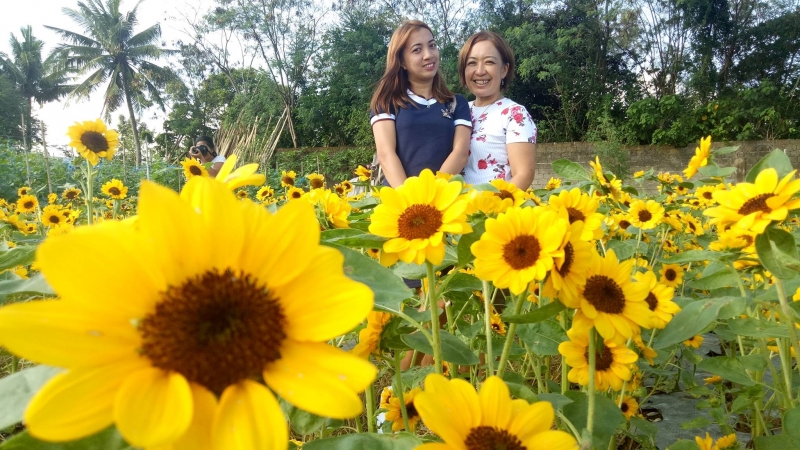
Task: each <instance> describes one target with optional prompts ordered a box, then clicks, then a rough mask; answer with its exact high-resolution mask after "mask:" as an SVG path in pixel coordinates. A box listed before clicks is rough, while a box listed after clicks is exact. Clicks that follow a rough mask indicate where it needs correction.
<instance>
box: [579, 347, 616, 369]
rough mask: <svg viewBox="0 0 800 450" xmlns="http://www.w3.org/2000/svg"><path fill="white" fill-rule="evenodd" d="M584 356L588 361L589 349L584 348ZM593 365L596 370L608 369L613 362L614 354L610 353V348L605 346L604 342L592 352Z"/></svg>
mask: <svg viewBox="0 0 800 450" xmlns="http://www.w3.org/2000/svg"><path fill="white" fill-rule="evenodd" d="M584 356H585V357H586V361H589V349H588V348H587V349H586V353H584ZM594 358H595V359H594V367H595V369H596V370H608V369H610V368H611V364H612V363H613V362H614V356H613V355H612V354H611V349H609V348H608V347H606V345H605V344H601V345H600V349H599V350H595V354H594Z"/></svg>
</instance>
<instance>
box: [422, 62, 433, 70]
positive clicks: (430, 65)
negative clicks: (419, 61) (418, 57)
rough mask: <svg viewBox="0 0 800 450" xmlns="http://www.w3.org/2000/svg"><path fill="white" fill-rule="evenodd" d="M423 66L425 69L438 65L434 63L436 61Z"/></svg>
mask: <svg viewBox="0 0 800 450" xmlns="http://www.w3.org/2000/svg"><path fill="white" fill-rule="evenodd" d="M422 67H423V68H424V69H433V68H434V67H436V64H434V63H430V64H425V65H424V66H422Z"/></svg>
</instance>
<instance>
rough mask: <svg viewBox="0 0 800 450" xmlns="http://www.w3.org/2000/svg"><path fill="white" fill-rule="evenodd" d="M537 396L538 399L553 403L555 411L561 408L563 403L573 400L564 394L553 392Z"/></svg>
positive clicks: (567, 403) (566, 403)
mask: <svg viewBox="0 0 800 450" xmlns="http://www.w3.org/2000/svg"><path fill="white" fill-rule="evenodd" d="M537 397H539V400H542V401H545V402H550V404H551V405H553V409H555V410H556V411H559V410H561V408H563V407H564V405H569V404H570V403H572V402H573V400H572V399H571V398H569V397H567V396H566V395H561V394H558V393H555V392H552V393H545V394H539V395H537Z"/></svg>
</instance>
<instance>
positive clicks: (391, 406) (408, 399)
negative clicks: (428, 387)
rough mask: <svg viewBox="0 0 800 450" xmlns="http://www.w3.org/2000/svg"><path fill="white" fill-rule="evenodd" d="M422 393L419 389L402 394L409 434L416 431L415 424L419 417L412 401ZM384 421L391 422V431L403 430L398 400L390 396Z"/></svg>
mask: <svg viewBox="0 0 800 450" xmlns="http://www.w3.org/2000/svg"><path fill="white" fill-rule="evenodd" d="M421 392H422V389H420V388H414V389H412V390H410V391H408V392H406V393H404V394H403V402H404V403H405V404H406V414H407V415H408V426H409V428H411V429H410V430H407V431H410V432H412V433H413V432H414V431H415V430H416V429H417V422H419V421H420V419H421V417H420V415H419V412H417V408H415V407H414V399H415V398H416V397H417V396H418V395H419V394H420V393H421ZM385 405H386V406H385V407H386V420H388V421H389V422H392V431H401V430H405V428H406V427H405V424H403V411H401V410H400V398H398V397H396V396H394V395H392V396H390V397H389V398H388V399H387V401H386V404H385Z"/></svg>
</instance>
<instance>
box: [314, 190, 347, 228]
mask: <svg viewBox="0 0 800 450" xmlns="http://www.w3.org/2000/svg"><path fill="white" fill-rule="evenodd" d="M304 197H305V198H306V199H308V201H309V202H311V204H312V205H316V206H318V207H319V208H320V210H321V212H322V215H323V217H325V221H326V222H327V223H323V225H324V226H325V227H326V228H331V227H332V228H350V221H349V220H348V219H347V218H348V216H350V211H352V209H353V207H352V206H350V203H348V202H346V201H344V200H342V198H341V197H339V196H338V195H336V194H335V193H333V192H332V191H329V190H327V189H324V190H323V189H313V190H311V191H310V192H307V193H306V194H304Z"/></svg>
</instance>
